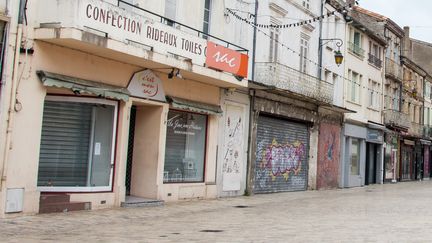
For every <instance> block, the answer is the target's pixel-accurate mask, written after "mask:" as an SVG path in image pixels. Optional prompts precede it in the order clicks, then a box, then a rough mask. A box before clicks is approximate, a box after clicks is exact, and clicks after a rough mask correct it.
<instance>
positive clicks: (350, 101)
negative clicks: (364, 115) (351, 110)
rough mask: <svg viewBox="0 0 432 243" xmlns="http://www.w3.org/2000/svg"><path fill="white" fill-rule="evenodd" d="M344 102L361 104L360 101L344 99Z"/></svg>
mask: <svg viewBox="0 0 432 243" xmlns="http://www.w3.org/2000/svg"><path fill="white" fill-rule="evenodd" d="M346 102H348V103H350V104H352V105H356V106H362V105H361V104H360V101H352V100H346Z"/></svg>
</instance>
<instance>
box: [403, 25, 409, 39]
mask: <svg viewBox="0 0 432 243" xmlns="http://www.w3.org/2000/svg"><path fill="white" fill-rule="evenodd" d="M404 34H405V37H408V38H409V37H410V27H409V26H404Z"/></svg>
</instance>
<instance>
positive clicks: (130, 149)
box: [125, 105, 136, 196]
mask: <svg viewBox="0 0 432 243" xmlns="http://www.w3.org/2000/svg"><path fill="white" fill-rule="evenodd" d="M135 120H136V106H134V105H133V106H132V107H131V111H130V122H129V140H128V151H127V161H126V180H125V186H126V196H130V191H131V179H132V160H133V150H134V138H135Z"/></svg>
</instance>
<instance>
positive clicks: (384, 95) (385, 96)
mask: <svg viewBox="0 0 432 243" xmlns="http://www.w3.org/2000/svg"><path fill="white" fill-rule="evenodd" d="M239 18H240V20H243V19H244V18H241V17H240V16H239ZM246 23H247V24H249V25H250V26H252V27H254V28H256V30H257V31H258V32H260V33H262V34H263V35H265V36H267V37H268V38H269V39H271V40H273V41H275V42H276V43H277V44H278V45H280V46H282V47H284V48H286V49H287V50H288V51H290V52H292V53H293V54H296V55H298V56H299V57H301V54H300V53H299V52H297V51H295V50H293V49H291V48H289V47H288V46H287V45H285V44H284V43H282V42H280V41H279V40H278V39H275V38H273V37H272V36H270V35H269V34H267V33H266V32H264V31H263V30H261V29H260V27H259V25H258V24H257V25H254V23H253V22H251V21H247V22H246ZM273 26H274V25H273ZM263 28H265V27H263ZM303 58H304V59H305V60H306V61H308V62H309V63H312V64H314V65H315V66H316V67H317V68H318V69H320V70H322V71H325V70H329V69H328V68H325V67H323V66H320V65H319V64H318V63H317V62H315V61H313V60H311V59H308V58H306V57H303ZM299 72H300V71H299ZM333 74H334V75H335V76H337V77H340V78H341V79H342V80H346V81H347V82H350V83H352V85H357V86H358V87H359V88H362V89H365V90H367V92H370V91H372V92H373V93H376V94H378V95H380V96H382V97H383V98H386V99H390V100H392V101H394V100H397V101H398V102H400V103H401V104H402V105H403V104H408V105H409V106H414V107H421V105H416V104H415V98H412V97H395V96H391V95H388V94H385V93H383V92H380V91H377V90H374V89H371V88H370V87H368V86H365V85H363V84H361V83H358V82H355V81H353V80H351V79H348V78H346V77H345V76H342V75H339V74H337V73H335V72H333ZM412 99H414V100H412ZM407 100H410V101H407ZM380 103H381V102H380Z"/></svg>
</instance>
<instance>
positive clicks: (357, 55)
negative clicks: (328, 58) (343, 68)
mask: <svg viewBox="0 0 432 243" xmlns="http://www.w3.org/2000/svg"><path fill="white" fill-rule="evenodd" d="M348 53H350V54H351V55H353V56H355V57H357V58H358V59H359V60H361V61H363V60H364V56H361V55H359V54H357V53H355V52H353V51H351V50H349V49H348Z"/></svg>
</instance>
